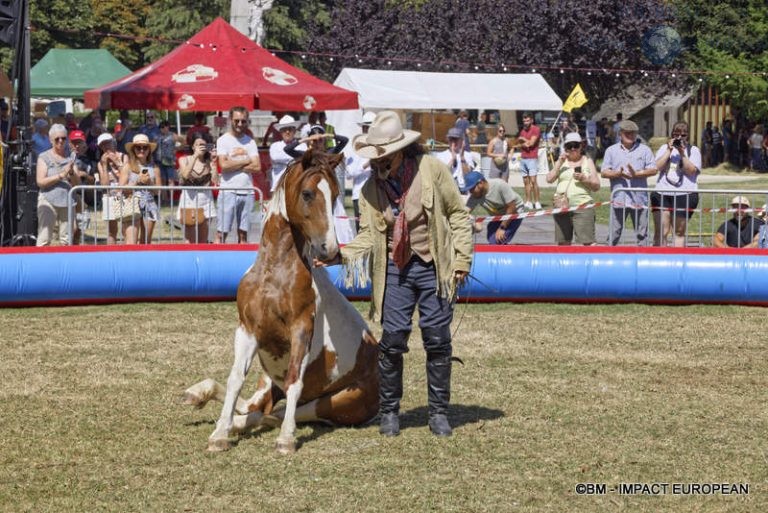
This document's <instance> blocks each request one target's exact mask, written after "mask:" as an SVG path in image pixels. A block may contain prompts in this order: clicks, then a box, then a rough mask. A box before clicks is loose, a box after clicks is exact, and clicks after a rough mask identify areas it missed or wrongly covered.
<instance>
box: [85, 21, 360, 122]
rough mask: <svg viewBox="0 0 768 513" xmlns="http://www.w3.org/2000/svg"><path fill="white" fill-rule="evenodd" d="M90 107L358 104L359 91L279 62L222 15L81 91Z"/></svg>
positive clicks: (304, 108) (329, 106) (312, 107)
mask: <svg viewBox="0 0 768 513" xmlns="http://www.w3.org/2000/svg"><path fill="white" fill-rule="evenodd" d="M85 105H86V106H87V107H89V108H92V109H156V110H200V111H214V110H229V109H230V108H231V107H234V106H236V105H242V106H243V107H246V108H247V109H249V110H273V111H319V110H337V109H356V108H357V107H358V103H357V93H356V92H353V91H349V90H347V89H343V88H341V87H337V86H334V85H332V84H329V83H328V82H324V81H323V80H320V79H319V78H315V77H313V76H312V75H310V74H308V73H305V72H304V71H301V70H300V69H298V68H294V67H293V66H291V65H289V64H287V63H285V62H283V61H282V60H280V59H278V58H277V57H275V56H274V55H272V54H271V53H270V52H269V51H267V50H265V49H264V48H262V47H261V46H259V45H258V44H256V43H255V42H253V41H251V40H250V39H248V38H247V37H246V36H244V35H243V34H241V33H240V32H238V31H237V29H235V28H234V27H233V26H232V25H230V24H229V23H227V22H226V21H224V20H223V19H221V18H216V19H215V20H214V21H213V22H212V23H211V24H210V25H208V26H207V27H205V28H204V29H203V30H201V31H200V32H198V33H197V34H195V35H194V36H192V37H191V38H190V39H189V40H188V41H186V42H185V43H183V44H181V45H180V46H179V47H178V48H176V49H175V50H173V51H172V52H170V53H169V54H168V55H166V56H164V57H162V58H160V59H158V60H157V61H155V62H153V63H152V64H149V65H148V66H145V67H143V68H141V69H140V70H138V71H136V72H134V73H131V74H130V75H128V76H126V77H123V78H121V79H119V80H115V81H114V82H110V83H109V84H107V85H104V86H102V87H98V88H96V89H91V90H90V91H86V92H85Z"/></svg>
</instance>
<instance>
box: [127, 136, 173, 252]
mask: <svg viewBox="0 0 768 513" xmlns="http://www.w3.org/2000/svg"><path fill="white" fill-rule="evenodd" d="M155 149H157V144H156V143H153V142H150V140H149V137H147V136H146V135H145V134H136V135H135V136H133V141H131V142H130V143H128V144H126V145H125V150H126V153H128V162H127V163H126V164H125V165H124V166H123V169H122V170H121V171H120V185H145V186H147V185H156V186H158V187H161V186H162V185H163V182H162V180H161V178H160V169H159V168H158V167H157V165H156V164H155V163H154V162H153V160H152V153H153V152H154V151H155ZM123 195H124V196H131V195H134V196H135V197H136V198H138V206H139V212H132V213H131V215H130V217H128V218H127V219H123V238H124V239H125V243H126V244H149V243H151V242H152V233H153V232H154V230H155V224H156V223H157V219H158V214H159V209H158V208H157V202H156V201H155V195H157V192H152V191H149V190H146V189H144V190H142V189H138V190H133V191H130V190H125V191H123Z"/></svg>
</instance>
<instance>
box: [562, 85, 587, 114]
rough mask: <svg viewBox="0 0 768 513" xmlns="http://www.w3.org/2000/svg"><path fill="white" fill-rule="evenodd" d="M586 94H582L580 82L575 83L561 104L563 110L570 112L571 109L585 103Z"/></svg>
mask: <svg viewBox="0 0 768 513" xmlns="http://www.w3.org/2000/svg"><path fill="white" fill-rule="evenodd" d="M587 101H588V100H587V95H586V94H584V90H583V89H582V88H581V84H576V87H574V88H573V91H571V94H569V95H568V99H567V100H565V103H564V104H563V110H564V111H565V112H571V111H572V110H573V109H578V108H579V107H581V106H582V105H584V104H585V103H587Z"/></svg>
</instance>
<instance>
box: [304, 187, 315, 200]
mask: <svg viewBox="0 0 768 513" xmlns="http://www.w3.org/2000/svg"><path fill="white" fill-rule="evenodd" d="M301 199H303V200H304V201H305V202H307V203H309V202H310V201H312V200H313V199H315V193H314V192H312V191H310V190H305V191H301Z"/></svg>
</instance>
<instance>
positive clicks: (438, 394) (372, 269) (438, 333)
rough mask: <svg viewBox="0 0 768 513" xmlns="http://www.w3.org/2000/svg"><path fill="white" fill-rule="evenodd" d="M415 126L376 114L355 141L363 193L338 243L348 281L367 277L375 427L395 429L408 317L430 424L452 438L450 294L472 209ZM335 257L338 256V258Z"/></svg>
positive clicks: (463, 266) (464, 262)
mask: <svg viewBox="0 0 768 513" xmlns="http://www.w3.org/2000/svg"><path fill="white" fill-rule="evenodd" d="M420 137H421V134H420V133H419V132H416V131H414V130H408V129H405V128H403V125H402V123H401V121H400V118H399V116H398V115H397V114H396V113H395V112H393V111H382V112H379V113H378V114H377V115H376V117H375V118H374V120H373V123H371V126H370V127H369V129H368V132H367V133H365V134H362V135H358V136H357V137H355V138H354V139H353V143H352V146H353V148H354V150H355V153H357V155H358V156H360V157H361V158H363V159H368V160H369V161H370V166H371V168H372V170H371V178H370V179H369V180H368V181H366V182H365V185H363V188H362V191H361V193H360V211H361V214H360V215H361V219H360V232H359V233H358V234H357V237H355V239H354V240H353V241H352V242H350V243H349V244H347V245H346V246H344V247H343V248H341V256H342V259H343V263H344V265H345V270H344V271H343V272H345V273H346V276H345V281H346V284H347V285H348V286H351V285H352V283H353V282H355V281H357V282H358V283H359V284H361V285H364V284H367V283H368V282H370V283H371V311H370V317H371V319H372V320H374V321H376V322H381V323H382V329H383V334H382V336H381V340H380V342H379V351H380V353H379V413H380V420H379V433H380V434H382V435H384V436H397V435H399V434H400V420H399V412H400V401H401V399H402V395H403V359H404V358H403V356H404V354H405V353H407V352H408V340H409V338H410V335H411V330H412V324H413V314H414V311H415V310H416V307H417V306H418V308H419V327H420V328H421V337H422V341H423V345H424V349H425V352H426V360H427V364H426V373H427V379H426V381H427V402H428V411H429V421H428V423H429V428H430V430H431V431H432V433H433V434H435V435H436V436H450V435H451V434H452V432H453V431H452V428H451V426H450V424H449V421H448V416H447V415H448V406H449V402H450V398H451V368H452V362H453V359H452V343H451V329H450V327H451V320H452V319H453V311H454V304H455V301H454V300H455V298H456V292H457V290H458V288H459V286H460V285H461V284H462V283H463V282H464V280H465V279H466V277H467V274H468V273H469V269H470V267H471V265H472V252H473V245H472V233H471V227H470V223H469V215H468V213H467V210H466V209H465V208H464V205H463V203H462V201H461V196H460V195H459V191H458V189H457V188H456V185H455V183H454V181H453V179H452V177H451V173H450V171H449V170H448V168H447V167H446V166H445V164H443V163H442V162H440V161H439V160H437V159H436V158H434V157H431V156H429V155H426V154H425V151H424V149H423V148H422V147H421V145H419V143H418V140H419V138H420ZM335 263H339V262H338V261H337V262H335Z"/></svg>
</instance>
